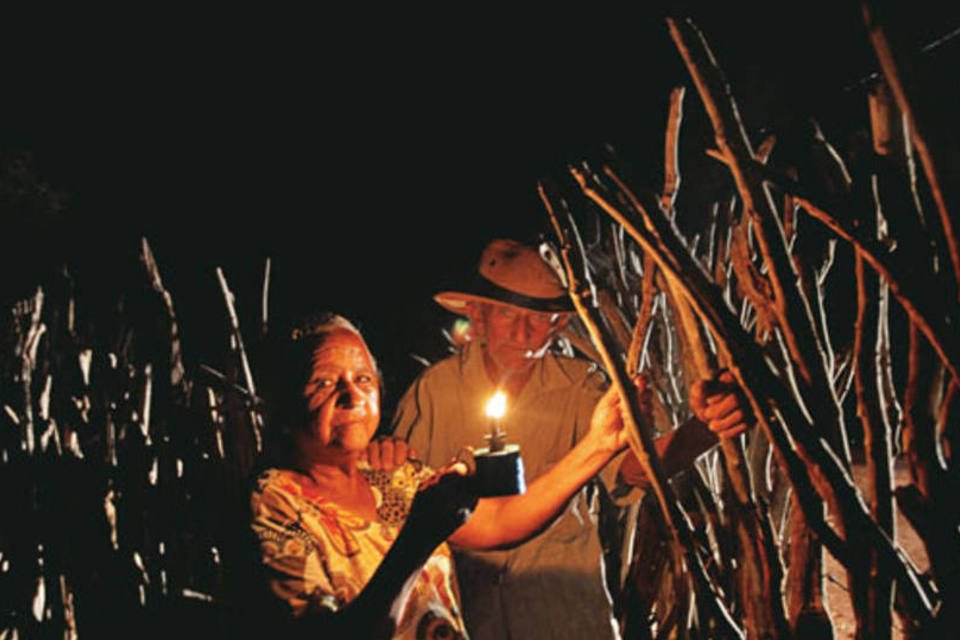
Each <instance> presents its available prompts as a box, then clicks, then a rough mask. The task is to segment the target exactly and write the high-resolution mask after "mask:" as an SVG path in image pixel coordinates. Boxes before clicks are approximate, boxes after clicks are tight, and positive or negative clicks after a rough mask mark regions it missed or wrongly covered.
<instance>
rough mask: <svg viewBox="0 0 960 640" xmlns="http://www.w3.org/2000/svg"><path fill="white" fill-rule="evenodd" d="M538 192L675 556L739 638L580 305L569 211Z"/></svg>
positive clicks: (633, 403) (620, 372) (603, 338)
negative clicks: (563, 213)
mask: <svg viewBox="0 0 960 640" xmlns="http://www.w3.org/2000/svg"><path fill="white" fill-rule="evenodd" d="M539 193H540V197H541V199H542V201H543V203H544V206H545V207H546V209H547V213H548V215H549V217H550V220H551V223H552V224H553V228H554V231H555V233H556V235H557V238H558V240H559V242H560V245H561V255H562V257H563V262H564V265H565V268H566V273H567V287H568V292H569V294H570V299H571V300H572V301H573V304H574V306H575V307H576V310H577V314H578V315H579V317H580V320H581V322H583V324H584V326H585V327H586V328H587V330H588V332H589V333H590V337H591V340H592V341H593V344H594V346H595V347H596V348H597V351H598V352H599V353H600V357H601V361H602V362H603V365H604V368H605V369H606V371H607V373H608V375H609V376H610V379H611V385H612V386H613V387H614V389H616V391H617V394H618V395H619V396H620V401H621V407H622V408H623V418H624V428H625V429H626V430H627V437H628V442H629V444H630V448H631V450H632V451H633V453H634V455H636V456H637V459H638V460H639V461H640V465H641V468H642V469H643V470H644V472H645V473H646V475H647V478H648V479H649V480H650V486H651V488H652V489H653V492H654V495H656V497H657V501H658V503H659V504H660V509H661V512H662V513H663V515H664V520H665V522H666V525H667V528H668V529H669V531H670V535H671V538H672V539H673V541H674V544H675V545H676V547H677V550H678V552H679V553H680V554H681V555H682V556H683V557H684V558H685V559H686V562H687V566H688V570H690V571H691V572H692V578H693V580H694V581H695V584H696V585H697V587H698V591H700V592H701V593H702V594H705V595H706V594H708V595H707V598H706V599H707V601H708V602H707V605H708V606H710V607H711V608H712V609H713V610H714V613H715V614H716V617H717V621H718V622H719V623H721V624H723V625H724V627H723V629H722V630H723V634H724V635H725V636H731V637H738V638H739V637H743V633H742V631H741V630H740V628H739V627H738V626H737V624H736V622H735V621H734V620H733V618H732V616H731V615H730V612H729V611H727V608H726V606H725V605H724V603H723V596H722V594H721V593H720V592H719V591H718V587H717V585H715V584H714V583H713V582H712V581H711V580H710V576H709V574H708V573H707V572H706V569H705V567H704V566H703V562H702V560H701V558H700V557H699V555H698V554H697V552H696V549H695V547H694V545H693V540H692V539H691V536H690V530H689V529H688V527H687V524H686V521H685V519H684V516H683V514H682V512H681V511H680V508H679V506H678V501H677V497H676V495H675V494H674V492H673V489H672V487H671V486H670V484H669V483H668V482H667V477H666V474H665V473H664V471H663V467H662V464H661V461H660V459H659V456H658V455H657V452H656V449H655V447H654V445H653V437H652V434H651V433H650V431H651V429H650V427H649V425H645V427H646V428H641V425H642V424H643V422H642V421H641V420H639V416H638V415H637V407H639V406H640V400H639V396H638V394H637V389H636V387H635V386H634V385H633V384H632V383H631V382H630V378H629V376H628V374H627V371H626V368H625V366H624V364H623V363H622V361H621V360H620V359H619V358H618V357H615V356H614V348H613V347H614V341H613V339H612V338H611V337H610V336H609V335H607V334H606V332H604V331H603V330H602V329H601V327H600V323H599V322H598V318H597V317H596V311H595V309H594V308H593V307H590V306H588V305H587V304H586V303H585V299H586V298H587V297H588V296H589V295H590V293H591V290H592V289H593V287H592V286H591V283H590V282H589V273H588V272H587V271H586V269H582V271H583V272H584V273H585V274H586V277H587V278H588V280H587V282H581V280H580V277H579V276H578V275H577V272H576V271H575V270H574V267H573V262H572V261H573V257H572V256H571V253H572V252H573V251H574V249H573V245H572V244H571V240H570V238H569V236H570V234H571V233H573V234H576V227H575V226H574V225H573V224H572V218H570V217H569V212H567V216H568V220H569V226H568V225H562V224H561V222H560V220H559V218H558V216H557V213H556V212H555V210H554V204H553V200H552V199H551V198H550V197H549V196H548V195H547V193H546V190H545V189H544V187H543V185H540V187H539ZM568 229H569V230H568ZM575 239H576V240H577V244H578V247H579V252H578V253H579V255H580V256H583V255H584V251H583V249H582V245H581V244H580V242H579V236H575Z"/></svg>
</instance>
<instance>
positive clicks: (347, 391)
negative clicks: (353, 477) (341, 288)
mask: <svg viewBox="0 0 960 640" xmlns="http://www.w3.org/2000/svg"><path fill="white" fill-rule="evenodd" d="M379 382H380V380H379V377H378V376H377V370H376V367H375V366H374V364H373V358H372V357H371V356H370V352H369V351H367V347H366V345H364V343H363V341H362V340H361V339H360V337H359V336H357V335H356V334H354V333H352V332H350V331H347V330H342V331H334V332H333V333H331V334H329V335H328V336H327V337H326V338H324V340H323V341H322V342H321V343H320V345H319V346H318V347H317V349H316V351H314V352H313V371H312V373H311V374H310V379H309V381H308V382H307V384H306V386H305V387H304V389H303V395H304V398H306V401H307V408H308V410H309V415H310V419H309V423H308V425H307V426H308V430H309V433H308V436H309V437H310V438H311V439H312V441H313V443H314V444H316V445H318V446H320V447H323V448H327V449H337V450H340V451H342V452H349V453H360V452H362V451H363V450H364V449H366V447H367V444H368V443H369V442H370V438H371V437H373V434H374V432H375V431H376V430H377V425H378V424H379V422H380V384H379Z"/></svg>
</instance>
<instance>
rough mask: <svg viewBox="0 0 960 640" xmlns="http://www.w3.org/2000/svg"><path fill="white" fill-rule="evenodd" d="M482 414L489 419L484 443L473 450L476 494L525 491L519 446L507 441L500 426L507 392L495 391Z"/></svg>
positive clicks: (505, 405) (489, 494)
mask: <svg viewBox="0 0 960 640" xmlns="http://www.w3.org/2000/svg"><path fill="white" fill-rule="evenodd" d="M484 413H485V414H486V416H487V419H488V420H489V421H490V422H489V430H490V433H488V434H487V435H486V436H485V439H486V440H487V442H488V446H487V447H485V448H483V449H477V450H476V451H475V452H474V456H473V457H474V462H475V465H476V479H477V483H478V485H479V487H480V495H481V496H483V497H488V496H510V495H516V494H518V493H523V492H524V491H526V490H527V487H526V481H525V478H524V472H523V460H522V459H521V458H520V445H518V444H507V433H506V431H504V430H503V429H502V428H501V421H502V420H503V416H504V415H506V413H507V394H505V393H504V392H503V391H499V390H498V391H497V392H496V393H494V394H493V396H491V398H490V400H488V401H487V405H486V409H485V411H484Z"/></svg>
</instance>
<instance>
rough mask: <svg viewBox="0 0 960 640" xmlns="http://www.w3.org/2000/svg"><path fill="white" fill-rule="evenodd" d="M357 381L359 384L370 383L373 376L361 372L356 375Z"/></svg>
mask: <svg viewBox="0 0 960 640" xmlns="http://www.w3.org/2000/svg"><path fill="white" fill-rule="evenodd" d="M357 382H359V383H360V384H370V383H371V382H373V376H371V375H368V374H361V375H359V376H357Z"/></svg>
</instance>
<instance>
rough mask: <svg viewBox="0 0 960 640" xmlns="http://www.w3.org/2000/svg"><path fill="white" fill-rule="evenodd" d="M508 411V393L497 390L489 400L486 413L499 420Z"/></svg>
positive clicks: (489, 416)
mask: <svg viewBox="0 0 960 640" xmlns="http://www.w3.org/2000/svg"><path fill="white" fill-rule="evenodd" d="M506 412H507V394H505V393H504V392H503V391H497V392H496V393H495V394H493V395H492V396H491V397H490V400H488V401H487V408H486V410H485V413H486V414H487V417H488V418H493V419H494V420H499V419H500V418H502V417H503V415H504V414H505V413H506Z"/></svg>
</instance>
